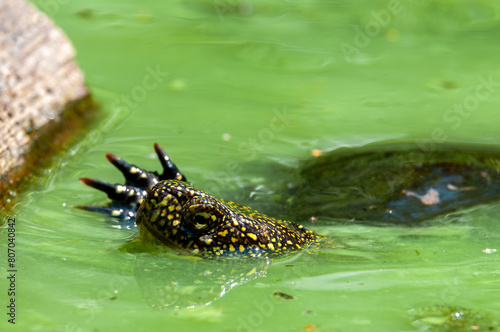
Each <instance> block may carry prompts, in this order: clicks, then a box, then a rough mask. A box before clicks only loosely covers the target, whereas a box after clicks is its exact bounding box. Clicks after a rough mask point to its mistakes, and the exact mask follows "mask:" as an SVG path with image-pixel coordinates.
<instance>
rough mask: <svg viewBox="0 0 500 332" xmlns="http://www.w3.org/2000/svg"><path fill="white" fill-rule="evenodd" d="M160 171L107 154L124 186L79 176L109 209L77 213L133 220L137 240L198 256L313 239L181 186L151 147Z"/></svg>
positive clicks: (254, 252)
mask: <svg viewBox="0 0 500 332" xmlns="http://www.w3.org/2000/svg"><path fill="white" fill-rule="evenodd" d="M155 150H156V152H157V154H158V157H159V159H160V161H161V163H162V165H163V169H164V170H163V173H162V174H158V173H156V172H148V171H145V170H142V169H140V168H138V167H137V166H134V165H130V164H128V163H126V162H125V161H123V160H122V159H120V158H118V157H116V156H114V155H112V154H107V155H106V157H107V158H108V160H109V161H110V162H111V163H112V164H113V165H115V166H116V167H117V168H118V169H119V170H120V171H121V172H122V173H123V175H124V176H125V179H126V182H125V184H124V185H120V184H114V185H113V184H109V183H106V182H102V181H99V180H94V179H89V178H83V179H81V181H82V182H83V183H85V184H87V185H89V186H91V187H93V188H96V189H98V190H101V191H103V192H105V193H106V194H107V195H108V197H109V198H110V199H111V200H112V202H111V204H110V205H109V206H79V208H81V209H85V210H89V211H94V212H100V213H105V214H109V215H111V216H114V217H117V218H122V219H133V218H135V219H136V224H137V227H138V229H139V237H140V238H142V239H143V240H146V241H147V242H150V243H154V244H157V245H166V246H168V247H170V248H172V249H175V250H178V251H180V252H183V253H188V254H193V255H203V256H227V255H246V256H251V257H258V256H262V255H272V254H281V253H284V252H287V251H292V250H298V249H302V248H304V247H305V246H307V245H309V244H310V243H312V242H316V241H318V240H319V237H318V236H317V235H316V234H314V233H313V232H311V231H309V230H307V229H305V228H304V227H303V226H302V225H297V224H294V223H291V222H288V221H284V220H280V219H275V218H271V217H268V216H266V215H264V214H261V213H259V212H257V211H254V210H253V209H251V208H249V207H245V206H240V205H238V204H236V203H233V202H229V201H224V200H218V199H216V198H214V197H213V196H211V195H210V194H208V193H205V192H203V191H201V190H199V189H197V188H195V187H193V186H192V185H190V184H189V183H187V182H186V177H185V176H184V175H183V174H182V173H181V172H179V170H178V169H177V167H176V166H175V165H174V164H173V163H172V162H171V161H170V158H169V157H168V156H167V154H166V153H165V152H164V151H163V149H162V148H161V147H160V146H159V145H158V144H155Z"/></svg>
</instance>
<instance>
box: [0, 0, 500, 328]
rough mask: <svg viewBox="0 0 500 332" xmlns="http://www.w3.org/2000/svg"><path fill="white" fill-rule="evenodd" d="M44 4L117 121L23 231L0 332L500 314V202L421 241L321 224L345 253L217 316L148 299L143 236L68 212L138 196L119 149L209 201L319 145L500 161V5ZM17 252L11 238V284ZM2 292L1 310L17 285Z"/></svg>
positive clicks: (103, 129) (242, 298)
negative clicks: (129, 189) (451, 149)
mask: <svg viewBox="0 0 500 332" xmlns="http://www.w3.org/2000/svg"><path fill="white" fill-rule="evenodd" d="M34 2H35V3H36V4H37V5H38V6H39V8H40V9H41V10H43V11H45V12H46V13H47V14H48V15H49V16H50V17H52V18H53V19H54V21H55V22H56V24H57V25H58V26H60V27H61V28H62V29H63V30H64V31H65V33H66V34H67V35H68V37H69V38H70V39H71V41H72V42H73V44H74V46H75V48H76V49H77V52H78V54H77V61H78V63H79V64H80V66H81V68H82V69H83V71H84V72H85V74H86V82H87V84H88V86H89V87H90V89H91V90H92V93H93V94H94V96H95V97H96V99H97V100H98V101H99V102H100V104H101V105H102V112H103V115H102V119H101V121H100V122H99V124H98V125H96V126H95V127H94V128H92V129H91V130H90V132H88V133H87V134H86V136H85V137H84V138H83V140H82V141H81V142H80V143H79V144H77V145H76V146H75V147H74V148H72V150H71V151H67V152H66V153H64V154H63V155H62V156H61V157H60V158H59V159H58V160H57V161H56V163H55V164H54V167H52V168H51V169H49V170H47V171H46V172H45V174H44V176H42V177H40V179H39V180H38V181H37V182H36V183H34V184H33V189H32V190H31V192H30V193H28V194H27V195H26V196H25V197H24V199H23V202H22V203H21V204H19V205H18V206H17V207H16V209H15V211H14V212H13V214H12V215H10V217H15V218H16V221H17V227H16V241H17V242H16V243H17V246H16V248H17V267H18V273H17V277H18V279H17V289H18V292H17V295H16V301H17V304H18V306H17V321H16V325H15V326H10V325H9V324H7V322H6V320H7V317H6V316H5V315H4V314H3V312H2V317H3V318H2V319H1V323H0V324H1V326H2V330H4V326H6V325H9V326H7V328H9V329H11V330H14V329H18V330H19V331H21V330H26V331H108V330H115V329H120V330H123V331H147V330H168V331H170V330H179V331H180V330H186V331H189V330H203V331H238V330H240V331H245V330H255V331H268V330H274V331H301V330H304V328H305V327H306V326H307V324H313V325H314V326H315V327H316V328H317V329H318V330H319V331H376V330H379V331H382V330H385V331H412V330H415V329H416V328H417V327H415V326H414V325H412V324H411V317H410V316H411V315H410V313H409V311H410V310H412V309H414V308H419V307H423V306H429V305H446V306H448V305H454V306H462V307H467V308H471V309H474V310H479V311H484V312H489V313H490V314H492V315H493V316H496V317H497V319H498V318H499V317H500V302H499V301H498V298H500V282H499V277H500V268H499V265H498V263H499V259H498V252H497V253H492V254H486V253H485V252H483V250H484V249H486V248H496V249H500V248H499V247H500V236H499V234H500V226H499V225H500V223H499V222H498V215H499V213H500V205H499V204H498V203H491V204H488V205H481V206H477V207H474V208H471V209H468V210H466V211H464V212H460V213H456V214H452V215H448V216H443V217H439V218H436V219H435V220H433V221H432V224H433V225H432V227H425V228H399V227H394V228H380V227H370V226H360V225H356V224H352V223H348V222H346V221H339V220H323V221H320V222H318V223H316V224H314V225H312V226H310V227H311V228H312V229H314V230H315V231H317V232H318V233H321V234H323V235H326V236H328V237H329V238H333V237H334V238H335V239H337V240H339V241H342V243H344V244H345V245H346V247H345V248H338V249H332V248H326V249H323V250H322V251H314V250H313V251H312V252H311V253H309V254H307V253H305V254H303V255H301V256H300V257H298V258H297V259H296V260H295V261H294V262H293V265H294V266H293V267H286V266H285V265H284V264H274V265H271V266H270V267H269V269H268V271H267V277H265V278H259V279H257V280H254V281H250V282H248V283H246V284H243V285H240V286H238V287H235V288H234V289H233V290H231V292H229V293H228V294H226V295H225V296H224V297H222V298H221V299H219V300H217V301H215V302H214V303H213V304H211V305H210V306H206V307H200V308H197V309H189V310H177V311H155V310H152V308H151V307H150V306H148V305H147V304H146V303H145V302H144V301H143V296H142V295H141V293H140V291H139V289H138V286H137V282H136V279H135V277H134V266H135V261H136V255H134V254H126V253H121V252H119V251H118V250H117V249H118V248H119V247H120V246H121V245H122V244H123V243H124V242H125V241H126V240H128V239H130V238H131V237H132V236H133V234H134V230H127V229H117V228H118V227H117V225H116V224H113V223H112V222H110V221H109V219H108V218H106V217H103V216H96V215H91V214H88V213H85V212H83V211H79V210H76V209H73V208H72V206H74V205H77V204H102V203H103V202H105V197H104V195H102V194H99V193H97V192H96V191H94V190H92V189H90V188H86V187H85V186H84V185H83V184H81V183H79V182H78V178H80V177H97V178H100V179H105V180H108V181H110V182H121V181H122V180H121V175H119V174H118V172H117V171H116V170H114V169H113V167H111V165H109V164H108V162H107V161H106V159H105V158H104V153H106V152H113V153H115V154H117V155H120V156H121V157H123V158H124V159H126V160H129V161H130V162H133V163H135V164H139V165H140V166H142V167H145V168H147V169H157V168H158V162H157V161H156V160H155V156H154V153H153V149H152V144H153V143H154V142H158V143H160V144H162V145H163V146H164V147H165V148H166V149H167V151H168V153H169V154H170V155H171V157H172V158H173V159H174V160H175V162H176V163H177V165H179V166H180V167H181V168H182V170H183V172H184V173H185V174H186V175H188V177H189V179H190V181H192V182H193V183H195V184H196V185H197V186H198V187H200V188H202V189H206V190H209V191H211V192H213V193H218V192H225V190H226V189H228V188H229V189H231V190H232V189H236V190H237V188H233V187H235V185H234V183H238V181H239V180H245V181H254V180H255V179H251V178H246V174H245V173H244V172H241V167H240V166H242V165H243V163H250V164H251V163H252V162H257V161H269V162H280V163H286V164H290V163H293V162H294V161H296V160H298V159H300V158H304V157H307V156H309V155H310V153H311V151H312V149H315V148H318V149H321V150H325V151H326V150H331V149H335V148H338V147H340V146H356V145H363V144H366V143H369V142H374V141H384V140H389V139H392V140H394V139H405V140H418V141H421V143H422V144H424V146H426V147H427V148H432V144H434V143H435V142H443V141H453V142H474V143H481V144H490V145H494V146H497V145H499V143H498V142H500V132H499V130H498V128H499V125H500V117H499V116H498V114H499V111H498V105H500V91H499V88H500V61H499V59H498V54H499V51H500V43H499V42H498V40H499V38H500V4H499V3H498V2H496V1H472V0H470V1H467V0H462V1H355V2H354V1H275V2H269V1H250V0H248V1H232V0H228V1H225V0H215V1H170V2H158V1H150V0H143V1H128V2H125V3H124V2H122V1H116V0H112V1H106V2H102V1H71V2H67V1H58V0H39V1H34ZM499 147H500V145H499ZM245 165H246V164H245ZM264 171H265V170H264ZM270 181H279V179H276V178H271V179H270ZM225 198H229V199H230V198H231V197H225ZM4 217H7V216H4ZM298 222H306V220H298ZM122 228H125V227H122ZM6 238H7V230H6V229H5V228H4V229H2V230H1V234H0V239H1V240H2V256H1V257H0V259H1V261H2V263H1V265H0V266H2V267H3V266H5V265H4V263H5V262H6V260H7V255H6V253H5V248H6ZM186 264H188V263H186ZM290 271H292V272H290ZM0 287H1V289H0V292H1V294H2V295H1V297H0V298H1V299H2V304H1V307H3V308H5V305H6V303H7V300H8V299H7V297H6V296H5V295H6V294H5V293H6V290H7V288H8V284H7V280H6V279H5V278H2V281H1V282H0ZM275 292H284V293H287V294H291V295H293V296H294V297H295V299H294V300H285V299H281V298H279V297H275V296H273V294H274V293H275ZM3 311H5V309H4V310H3Z"/></svg>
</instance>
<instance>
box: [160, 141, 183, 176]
mask: <svg viewBox="0 0 500 332" xmlns="http://www.w3.org/2000/svg"><path fill="white" fill-rule="evenodd" d="M154 147H155V151H156V154H157V155H158V159H160V163H161V165H162V166H163V173H162V174H161V175H159V176H160V179H161V180H178V181H187V180H186V177H185V176H184V174H182V173H181V172H180V171H179V169H178V168H177V166H175V164H174V163H173V162H172V161H171V160H170V157H169V156H168V155H167V153H166V152H165V150H163V148H162V147H161V146H160V145H159V144H158V143H155V145H154Z"/></svg>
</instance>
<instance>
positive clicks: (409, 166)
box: [242, 142, 500, 224]
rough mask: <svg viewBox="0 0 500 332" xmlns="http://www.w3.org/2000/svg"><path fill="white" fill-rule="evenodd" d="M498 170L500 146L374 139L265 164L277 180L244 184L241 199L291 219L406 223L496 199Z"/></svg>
mask: <svg viewBox="0 0 500 332" xmlns="http://www.w3.org/2000/svg"><path fill="white" fill-rule="evenodd" d="M252 168H253V169H255V168H256V167H255V166H253V167H252ZM499 170H500V151H495V150H493V149H492V148H488V147H486V146H478V145H466V144H461V145H453V144H435V145H432V146H430V147H425V148H423V147H420V146H418V145H417V144H414V143H409V142H394V143H373V144H368V145H366V146H362V147H342V148H339V149H336V150H334V151H330V152H326V153H323V154H322V155H321V156H319V157H314V158H309V159H307V160H304V161H302V162H300V163H299V165H296V166H282V165H276V164H274V165H264V166H262V167H261V168H260V169H258V170H257V172H259V174H260V173H263V172H268V173H270V174H272V176H273V177H274V178H279V179H280V180H279V181H267V182H266V183H263V184H262V185H261V186H258V187H257V189H256V188H255V184H253V183H252V184H248V185H247V184H244V185H243V187H244V188H248V189H247V196H248V197H251V198H250V199H246V200H245V199H242V201H243V202H244V204H250V205H252V206H253V207H254V208H256V209H258V210H260V211H265V212H266V213H270V211H273V212H271V213H279V214H280V215H281V216H283V217H285V218H287V219H290V220H295V221H300V220H307V219H311V220H318V221H319V222H320V221H321V220H324V218H325V217H328V218H330V219H331V218H335V219H348V220H350V221H351V222H363V223H370V224H394V223H395V224H411V223H414V222H421V221H423V220H428V219H430V218H433V217H435V216H438V215H442V214H446V213H449V212H452V211H456V210H459V209H463V208H465V207H468V206H471V205H475V204H480V203H485V202H489V201H493V200H497V199H500V174H499ZM248 172H252V170H248ZM269 176H271V175H269ZM248 192H250V194H248Z"/></svg>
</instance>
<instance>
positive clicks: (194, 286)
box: [135, 253, 269, 310]
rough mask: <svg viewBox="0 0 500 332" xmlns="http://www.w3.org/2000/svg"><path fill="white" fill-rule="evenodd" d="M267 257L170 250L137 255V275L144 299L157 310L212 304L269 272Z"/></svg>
mask: <svg viewBox="0 0 500 332" xmlns="http://www.w3.org/2000/svg"><path fill="white" fill-rule="evenodd" d="M268 265H269V259H267V258H266V257H258V258H248V259H240V258H239V257H227V258H224V259H218V260H206V259H199V258H197V257H190V256H184V258H182V256H181V257H179V255H169V254H166V255H165V254H161V255H158V254H151V253H141V254H138V255H137V260H136V265H135V278H136V281H137V284H138V286H139V289H140V291H141V294H142V297H143V298H144V301H145V302H146V303H147V304H148V305H150V306H151V307H153V308H154V309H157V310H172V309H173V310H175V309H187V308H197V307H200V306H206V305H210V304H211V303H212V302H213V301H215V300H217V299H219V298H220V297H222V296H224V295H225V294H227V292H229V291H230V290H231V289H232V288H234V287H236V286H239V285H242V284H244V283H247V282H249V281H251V280H254V279H256V278H259V277H263V276H265V275H266V271H267V267H268Z"/></svg>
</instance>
